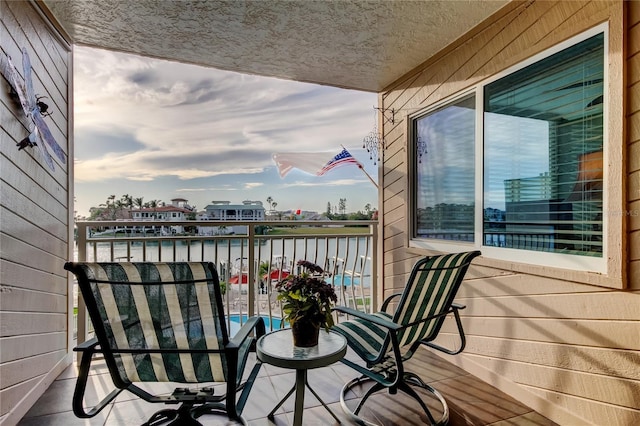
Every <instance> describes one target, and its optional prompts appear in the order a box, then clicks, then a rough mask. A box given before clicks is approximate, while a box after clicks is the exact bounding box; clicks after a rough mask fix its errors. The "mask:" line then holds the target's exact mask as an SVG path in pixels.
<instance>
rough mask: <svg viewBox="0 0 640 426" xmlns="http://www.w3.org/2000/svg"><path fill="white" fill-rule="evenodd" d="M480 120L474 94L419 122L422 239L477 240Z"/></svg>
mask: <svg viewBox="0 0 640 426" xmlns="http://www.w3.org/2000/svg"><path fill="white" fill-rule="evenodd" d="M475 122H476V113H475V96H473V95H472V96H467V97H465V98H463V99H461V100H458V101H455V102H453V103H451V104H448V105H446V106H443V107H442V108H439V109H437V110H435V111H433V112H430V113H429V114H427V115H425V116H422V117H420V118H419V119H417V120H415V121H414V126H415V127H414V131H413V133H414V135H415V138H416V149H417V152H416V154H417V155H416V156H415V161H416V163H417V164H416V180H417V186H416V187H417V193H416V199H415V205H416V208H417V214H416V216H415V217H416V224H415V236H416V237H418V238H434V239H441V240H458V241H473V239H474V226H473V224H474V198H475V194H474V180H475V176H474V175H475V166H474V163H475V156H474V150H475V131H476V130H475V127H476V125H475ZM451 123H455V125H451Z"/></svg>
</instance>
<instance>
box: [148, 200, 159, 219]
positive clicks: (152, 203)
mask: <svg viewBox="0 0 640 426" xmlns="http://www.w3.org/2000/svg"><path fill="white" fill-rule="evenodd" d="M159 205H160V200H151V201H149V202H148V203H147V206H149V208H152V209H153V218H154V219H155V218H156V209H157V208H158V206H159Z"/></svg>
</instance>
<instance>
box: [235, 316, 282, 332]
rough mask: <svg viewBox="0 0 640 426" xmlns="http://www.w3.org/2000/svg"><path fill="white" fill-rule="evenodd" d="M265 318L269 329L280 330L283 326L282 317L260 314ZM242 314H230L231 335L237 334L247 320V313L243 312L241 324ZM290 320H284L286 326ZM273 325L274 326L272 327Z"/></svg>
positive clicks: (266, 326)
mask: <svg viewBox="0 0 640 426" xmlns="http://www.w3.org/2000/svg"><path fill="white" fill-rule="evenodd" d="M260 316H261V317H262V319H263V320H264V326H265V328H266V329H267V331H270V330H278V329H280V327H281V326H282V318H269V316H268V315H260ZM240 322H241V321H240V314H231V315H229V336H235V334H236V333H237V332H238V330H240V327H241V326H242V324H244V323H245V322H247V314H242V324H240ZM288 325H289V323H288V322H286V321H285V322H284V326H285V327H286V326H288ZM272 327H273V328H272Z"/></svg>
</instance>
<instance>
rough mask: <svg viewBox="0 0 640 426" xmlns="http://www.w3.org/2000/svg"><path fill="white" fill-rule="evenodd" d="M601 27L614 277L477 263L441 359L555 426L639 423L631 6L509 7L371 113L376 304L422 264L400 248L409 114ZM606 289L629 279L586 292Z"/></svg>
mask: <svg viewBox="0 0 640 426" xmlns="http://www.w3.org/2000/svg"><path fill="white" fill-rule="evenodd" d="M623 12H624V13H623ZM625 13H626V19H627V23H626V25H625V23H624V21H623V17H624V16H625ZM607 21H609V25H610V27H609V31H610V37H611V39H612V42H611V45H610V46H614V47H615V48H614V49H612V50H611V51H610V55H611V59H612V60H611V61H610V63H613V64H615V65H613V66H612V67H613V68H612V69H611V71H612V75H611V76H610V77H611V78H615V79H617V78H618V77H617V76H618V75H622V70H623V67H622V66H619V65H618V64H622V63H623V62H624V61H626V73H627V75H626V80H625V82H626V84H625V87H624V88H622V86H620V90H626V95H625V96H626V104H625V105H624V113H623V114H621V113H620V108H619V107H618V106H617V105H618V104H616V102H617V101H618V99H617V98H619V97H616V99H615V100H612V102H613V105H612V108H611V115H610V116H609V119H610V120H612V126H618V124H616V123H620V124H619V126H618V127H624V130H623V132H622V134H623V135H626V139H625V141H624V143H620V139H621V138H619V137H616V138H615V139H616V140H613V141H609V143H612V144H614V145H613V146H618V147H619V148H616V149H613V150H612V151H613V152H612V153H611V161H614V162H616V163H617V165H615V166H613V169H612V171H613V172H614V173H615V172H617V171H618V170H621V172H620V176H618V177H617V178H614V179H610V181H609V182H612V181H613V182H614V184H615V185H616V186H620V185H619V184H617V183H615V182H616V181H617V182H620V181H623V182H624V185H623V186H624V188H625V189H626V192H625V193H624V194H620V198H622V199H623V200H624V202H625V204H626V206H627V209H628V210H627V211H628V212H629V214H628V215H627V217H626V218H624V219H621V221H620V222H618V225H619V228H620V229H622V231H619V232H620V233H621V235H623V238H621V239H622V240H623V244H621V245H616V244H613V247H614V251H615V252H614V253H611V255H610V257H611V259H610V260H609V262H614V264H615V262H618V263H619V264H617V267H618V270H620V271H622V273H621V275H620V276H615V277H612V278H611V279H610V280H608V279H600V278H597V277H596V278H595V279H592V278H587V279H581V278H582V277H583V275H580V274H575V273H572V271H561V270H558V271H556V273H552V274H546V273H536V272H534V270H531V271H529V270H528V269H527V268H526V267H522V266H519V265H518V264H513V263H508V262H504V261H497V260H493V259H487V258H479V259H477V261H475V262H474V266H472V268H471V269H470V270H469V272H468V274H467V279H466V281H465V283H463V286H462V288H461V290H460V293H459V297H458V299H457V301H458V302H460V303H462V304H464V305H466V308H465V309H464V310H463V311H462V321H463V324H464V327H465V331H466V334H467V347H466V349H465V351H464V352H463V353H462V354H461V355H459V356H457V357H447V359H448V360H453V361H454V362H456V363H457V364H458V365H459V366H462V367H464V368H466V369H467V370H468V371H470V372H472V373H474V374H477V375H478V376H479V377H482V378H484V379H485V380H487V381H491V382H492V383H491V384H493V385H498V387H501V388H503V390H505V391H506V392H508V393H511V394H512V395H513V396H514V397H516V398H517V399H519V400H521V401H522V402H524V403H525V404H528V405H530V406H531V407H535V408H536V409H537V410H538V411H540V412H541V413H542V414H543V415H546V416H548V417H549V418H551V419H552V420H555V421H557V422H558V423H560V424H563V423H566V421H569V420H568V419H576V418H580V419H584V424H597V425H601V424H611V425H630V424H640V410H639V407H640V371H639V370H638V365H640V353H639V352H638V351H639V350H640V338H639V336H640V291H638V290H639V289H640V284H638V283H639V282H640V2H622V1H571V2H548V1H522V2H512V3H510V4H509V5H507V6H506V7H505V8H503V10H501V11H499V12H498V13H497V14H496V15H495V16H494V17H493V18H490V19H489V20H487V21H486V22H485V23H483V24H481V25H480V26H479V27H478V28H476V29H475V30H473V31H472V32H470V33H469V34H468V35H467V36H465V37H462V38H461V39H459V40H457V41H456V42H455V43H453V44H452V45H450V46H449V47H448V48H447V49H445V50H444V51H442V52H439V53H438V54H437V55H436V56H434V57H433V58H431V59H429V60H427V61H426V62H425V63H424V64H423V65H421V66H420V67H418V68H417V69H415V70H413V71H412V72H410V73H408V74H407V75H406V76H404V77H403V78H401V79H399V80H398V81H397V82H395V83H394V84H392V85H391V86H390V87H389V88H388V90H386V91H385V92H384V93H383V94H382V97H381V99H382V103H381V105H380V106H381V107H382V108H384V109H390V108H394V109H395V111H396V115H395V117H396V120H395V123H393V124H391V123H389V122H387V123H385V124H384V127H383V129H384V135H385V141H387V138H388V140H389V141H393V143H390V144H389V145H388V146H387V150H386V151H385V152H384V163H383V166H382V175H383V183H384V185H383V188H382V194H383V197H382V198H381V209H382V213H383V215H382V217H383V222H384V229H383V232H384V236H385V238H384V241H383V256H384V261H383V270H384V294H385V295H389V294H392V293H393V292H396V291H400V290H402V288H403V287H404V285H405V283H406V279H407V277H408V273H409V271H410V270H411V267H412V266H413V264H414V263H415V261H416V259H417V258H418V257H419V256H423V255H425V254H429V252H428V251H426V250H420V249H417V248H409V247H408V245H407V241H408V239H409V236H408V232H409V224H410V221H411V218H410V217H409V213H408V210H407V207H406V205H407V202H408V201H409V193H408V188H409V181H408V180H409V178H411V172H410V170H409V167H408V164H407V159H408V156H407V152H408V150H409V147H408V143H409V135H408V133H407V131H408V128H409V126H408V120H410V119H411V116H412V114H416V112H418V111H420V110H421V109H424V108H425V107H428V106H432V105H434V104H437V103H438V102H440V101H442V100H445V99H446V98H448V97H451V96H453V95H459V94H461V93H464V92H465V91H466V90H468V89H469V88H471V87H474V85H476V84H478V83H479V82H482V81H483V80H485V79H487V78H490V77H492V76H494V75H496V74H497V73H500V72H502V71H503V70H505V69H507V68H509V67H511V66H513V65H516V64H518V63H519V62H521V61H523V60H525V59H527V58H530V57H531V56H533V55H535V54H537V53H540V52H542V51H544V50H545V49H548V48H551V47H553V46H554V45H556V44H558V43H560V42H563V41H565V40H567V39H568V38H570V37H573V36H575V35H577V34H579V33H581V32H583V31H585V30H587V29H589V28H592V27H594V26H595V25H598V24H601V23H603V22H607ZM621 39H624V40H625V43H626V50H624V51H623V52H621V51H620V49H617V47H618V46H625V44H623V43H622V42H620V40H621ZM616 81H620V80H619V79H618V80H616ZM621 115H624V117H622V116H621ZM617 132H618V133H619V131H617ZM399 133H400V134H401V135H399ZM618 133H614V136H616V135H617V134H618ZM398 141H402V144H401V146H399V144H398ZM623 161H624V166H623V167H622V168H620V169H619V167H620V166H619V163H621V162H623ZM610 191H611V192H612V193H614V194H615V191H616V189H613V188H610ZM616 196H617V195H616ZM636 211H637V212H638V214H637V215H634V214H633V212H636ZM616 226H617V225H616ZM618 243H619V242H618ZM626 247H628V249H627V248H626ZM627 251H628V253H627ZM627 268H628V270H627ZM616 280H617V281H618V282H620V281H621V280H626V281H628V282H627V283H626V287H627V288H629V289H628V290H617V289H611V288H607V287H603V286H601V285H593V284H599V283H601V284H602V285H609V284H610V283H615V282H616ZM612 286H614V287H615V285H612ZM455 331H456V330H455V323H454V322H453V321H447V322H446V324H445V326H444V327H443V334H442V336H441V337H439V339H438V341H439V342H440V343H443V344H447V345H449V346H453V347H455V346H456V345H457V344H459V343H458V342H457V339H456V337H455Z"/></svg>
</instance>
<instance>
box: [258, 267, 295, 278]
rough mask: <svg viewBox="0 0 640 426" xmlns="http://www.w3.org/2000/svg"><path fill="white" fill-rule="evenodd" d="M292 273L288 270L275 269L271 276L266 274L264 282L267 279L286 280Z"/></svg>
mask: <svg viewBox="0 0 640 426" xmlns="http://www.w3.org/2000/svg"><path fill="white" fill-rule="evenodd" d="M289 274H290V272H289V271H287V270H286V269H273V270H271V273H269V274H264V275H263V276H262V279H263V280H266V279H267V278H268V279H270V280H282V279H285V278H287V277H288V276H289Z"/></svg>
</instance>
